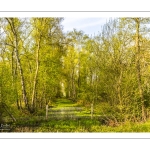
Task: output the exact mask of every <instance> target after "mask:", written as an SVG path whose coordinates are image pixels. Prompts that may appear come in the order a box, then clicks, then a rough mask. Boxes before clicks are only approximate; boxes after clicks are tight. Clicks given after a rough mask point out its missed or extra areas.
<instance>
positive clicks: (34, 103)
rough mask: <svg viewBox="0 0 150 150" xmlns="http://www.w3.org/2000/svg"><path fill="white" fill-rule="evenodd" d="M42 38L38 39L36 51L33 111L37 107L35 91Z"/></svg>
mask: <svg viewBox="0 0 150 150" xmlns="http://www.w3.org/2000/svg"><path fill="white" fill-rule="evenodd" d="M40 40H41V39H40V38H39V40H38V47H37V52H36V71H35V76H34V81H33V93H32V104H31V105H32V106H31V107H32V111H34V109H35V107H36V102H35V92H36V86H37V77H38V71H39V50H40Z"/></svg>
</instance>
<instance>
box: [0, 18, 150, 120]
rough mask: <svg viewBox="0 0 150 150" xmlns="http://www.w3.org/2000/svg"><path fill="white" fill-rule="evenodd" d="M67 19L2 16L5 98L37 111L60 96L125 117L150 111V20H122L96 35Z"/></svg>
mask: <svg viewBox="0 0 150 150" xmlns="http://www.w3.org/2000/svg"><path fill="white" fill-rule="evenodd" d="M62 21H63V18H1V19H0V102H1V103H5V104H6V105H7V106H9V108H10V109H12V110H13V111H15V110H16V111H17V112H21V113H24V112H28V113H30V114H33V113H36V112H38V111H39V110H45V106H46V104H49V105H51V103H52V102H53V101H54V100H55V99H57V98H67V99H71V100H72V101H74V102H80V103H82V105H83V106H88V105H91V104H93V105H94V106H98V105H100V106H101V109H102V110H101V112H102V113H103V114H105V115H109V114H113V116H114V117H115V118H116V119H118V120H120V121H146V120H147V119H148V118H149V115H150V112H149V111H150V48H149V45H150V37H149V31H150V30H149V29H150V28H149V23H150V19H149V18H117V19H114V20H110V21H109V22H107V23H106V24H105V25H103V27H102V31H101V32H100V33H99V34H97V35H96V36H94V37H90V36H88V35H86V34H84V32H82V31H77V30H76V29H74V30H73V31H71V32H68V33H64V32H63V27H62V25H61V22H62Z"/></svg>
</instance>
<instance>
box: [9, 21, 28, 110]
mask: <svg viewBox="0 0 150 150" xmlns="http://www.w3.org/2000/svg"><path fill="white" fill-rule="evenodd" d="M6 20H7V21H8V23H9V25H10V27H11V31H12V33H13V36H14V39H15V41H14V43H15V44H14V52H15V55H16V60H17V64H18V69H19V73H20V78H21V88H22V97H23V100H24V103H25V106H26V107H28V109H29V105H28V100H27V94H26V88H25V82H24V75H23V69H22V66H21V61H20V58H19V53H18V33H17V31H16V29H15V25H14V20H13V19H9V18H6Z"/></svg>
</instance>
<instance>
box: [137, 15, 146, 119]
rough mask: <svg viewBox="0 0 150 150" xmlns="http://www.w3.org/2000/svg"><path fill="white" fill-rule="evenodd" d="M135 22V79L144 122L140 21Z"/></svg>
mask: <svg viewBox="0 0 150 150" xmlns="http://www.w3.org/2000/svg"><path fill="white" fill-rule="evenodd" d="M134 20H135V22H136V52H137V61H136V67H137V78H138V89H139V95H140V101H141V110H142V114H141V115H142V120H143V121H145V120H146V117H145V107H144V97H143V89H142V80H141V66H140V65H141V64H140V53H141V52H140V45H139V41H140V40H139V29H140V19H139V18H135V19H134Z"/></svg>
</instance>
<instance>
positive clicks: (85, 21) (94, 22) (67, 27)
mask: <svg viewBox="0 0 150 150" xmlns="http://www.w3.org/2000/svg"><path fill="white" fill-rule="evenodd" d="M109 19H110V18H94V17H93V18H87V17H85V18H80V17H72V18H71V17H65V18H64V21H63V22H62V25H63V28H64V29H63V30H64V32H67V31H72V30H73V28H75V29H77V30H82V31H83V32H84V33H85V34H88V35H89V36H90V35H97V34H98V32H100V31H101V27H102V25H104V24H105V23H106V22H107V21H109Z"/></svg>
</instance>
